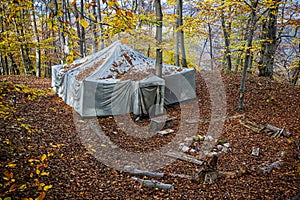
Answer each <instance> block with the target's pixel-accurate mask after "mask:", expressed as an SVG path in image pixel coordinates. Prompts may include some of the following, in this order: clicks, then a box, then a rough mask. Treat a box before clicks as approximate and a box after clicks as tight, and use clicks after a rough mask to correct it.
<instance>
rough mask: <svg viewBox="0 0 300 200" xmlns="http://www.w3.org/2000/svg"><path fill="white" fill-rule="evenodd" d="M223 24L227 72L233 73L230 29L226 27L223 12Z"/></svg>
mask: <svg viewBox="0 0 300 200" xmlns="http://www.w3.org/2000/svg"><path fill="white" fill-rule="evenodd" d="M221 22H222V29H223V35H224V41H225V58H226V64H227V70H228V71H231V69H232V64H231V51H230V35H229V32H228V30H229V29H230V27H228V28H227V27H226V22H225V16H224V13H223V11H222V13H221Z"/></svg>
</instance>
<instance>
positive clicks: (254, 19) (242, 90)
mask: <svg viewBox="0 0 300 200" xmlns="http://www.w3.org/2000/svg"><path fill="white" fill-rule="evenodd" d="M257 5H258V0H255V2H253V3H252V5H251V6H252V11H251V18H250V23H249V26H248V28H247V30H248V31H247V44H246V45H247V46H246V47H247V48H246V49H247V50H246V56H245V61H244V68H243V74H242V79H241V84H240V95H239V101H238V102H239V105H238V108H237V109H238V110H245V104H244V100H245V81H246V74H247V69H248V67H249V63H250V62H249V61H250V58H251V48H252V41H253V36H254V31H255V25H256V22H257V17H256V8H257Z"/></svg>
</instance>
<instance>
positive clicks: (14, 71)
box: [9, 53, 20, 75]
mask: <svg viewBox="0 0 300 200" xmlns="http://www.w3.org/2000/svg"><path fill="white" fill-rule="evenodd" d="M9 58H10V74H11V75H17V74H20V72H19V70H18V69H17V65H16V63H15V60H14V57H13V55H12V53H9Z"/></svg>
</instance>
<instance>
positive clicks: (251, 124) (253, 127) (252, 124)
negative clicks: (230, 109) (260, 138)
mask: <svg viewBox="0 0 300 200" xmlns="http://www.w3.org/2000/svg"><path fill="white" fill-rule="evenodd" d="M239 122H240V124H242V125H243V126H245V127H246V128H249V129H251V130H253V131H254V132H256V133H260V132H261V131H262V130H263V129H264V128H265V127H264V126H262V125H260V124H256V123H255V122H251V121H249V120H239Z"/></svg>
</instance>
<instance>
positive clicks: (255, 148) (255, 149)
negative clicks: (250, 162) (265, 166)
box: [251, 147, 259, 157]
mask: <svg viewBox="0 0 300 200" xmlns="http://www.w3.org/2000/svg"><path fill="white" fill-rule="evenodd" d="M251 155H253V156H257V157H258V156H259V147H252V153H251Z"/></svg>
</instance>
